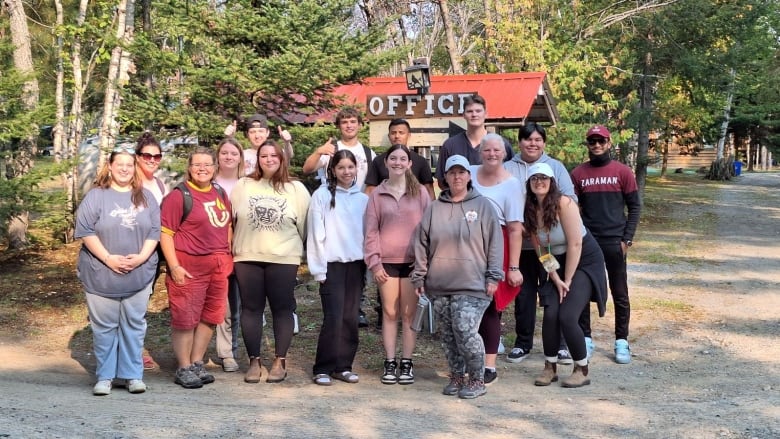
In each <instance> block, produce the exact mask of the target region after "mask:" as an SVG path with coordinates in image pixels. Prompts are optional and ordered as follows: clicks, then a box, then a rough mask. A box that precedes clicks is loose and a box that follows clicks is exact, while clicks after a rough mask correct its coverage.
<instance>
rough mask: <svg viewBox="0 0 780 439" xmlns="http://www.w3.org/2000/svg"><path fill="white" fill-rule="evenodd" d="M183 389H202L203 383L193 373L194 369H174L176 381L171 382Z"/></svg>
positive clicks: (192, 367) (191, 367)
mask: <svg viewBox="0 0 780 439" xmlns="http://www.w3.org/2000/svg"><path fill="white" fill-rule="evenodd" d="M173 382H175V383H176V384H178V385H180V386H182V387H184V388H185V389H198V388H200V387H203V381H201V380H200V377H198V374H197V373H195V367H194V365H193V366H190V367H180V368H178V369H176V379H175V380H174V381H173Z"/></svg>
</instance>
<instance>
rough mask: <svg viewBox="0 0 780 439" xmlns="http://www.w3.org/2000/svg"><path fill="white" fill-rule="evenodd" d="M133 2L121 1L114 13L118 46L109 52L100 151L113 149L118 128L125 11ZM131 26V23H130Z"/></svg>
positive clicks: (125, 38)
mask: <svg viewBox="0 0 780 439" xmlns="http://www.w3.org/2000/svg"><path fill="white" fill-rule="evenodd" d="M132 2H133V0H121V1H120V2H119V6H118V8H117V11H116V39H117V41H119V44H118V45H117V46H116V47H114V49H113V50H112V51H111V60H110V61H109V64H108V76H107V78H106V88H105V97H104V99H103V120H102V122H101V125H100V150H101V151H102V152H106V151H109V150H111V149H112V148H113V147H114V143H115V142H116V136H117V133H118V132H119V128H118V127H117V124H116V113H117V111H118V110H119V89H120V88H121V82H120V77H121V76H122V75H121V69H120V65H122V64H124V63H123V61H122V59H123V49H122V46H123V45H125V44H127V43H129V40H128V39H127V33H126V31H127V29H126V22H127V17H128V14H127V10H128V4H132ZM130 23H131V24H132V21H130ZM131 35H132V34H131ZM104 161H105V157H104V154H100V161H99V163H98V166H103V162H104Z"/></svg>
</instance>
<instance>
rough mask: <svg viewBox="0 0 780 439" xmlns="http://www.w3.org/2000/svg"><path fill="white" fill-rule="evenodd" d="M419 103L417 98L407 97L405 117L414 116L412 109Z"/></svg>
mask: <svg viewBox="0 0 780 439" xmlns="http://www.w3.org/2000/svg"><path fill="white" fill-rule="evenodd" d="M418 102H420V99H418V97H417V96H413V95H407V96H406V113H405V114H406V115H407V116H414V107H416V106H417V103H418Z"/></svg>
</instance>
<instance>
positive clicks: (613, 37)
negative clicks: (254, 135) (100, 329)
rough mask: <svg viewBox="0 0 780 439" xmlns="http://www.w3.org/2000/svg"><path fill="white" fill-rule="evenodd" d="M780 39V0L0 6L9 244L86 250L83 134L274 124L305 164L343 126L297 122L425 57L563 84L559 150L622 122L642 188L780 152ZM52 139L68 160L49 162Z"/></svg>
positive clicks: (167, 0)
mask: <svg viewBox="0 0 780 439" xmlns="http://www.w3.org/2000/svg"><path fill="white" fill-rule="evenodd" d="M778 30H780V1H777V0H765V1H761V0H644V1H642V0H640V1H636V0H635V1H622V0H609V1H602V0H590V1H587V2H585V1H577V0H570V1H560V0H538V1H523V0H481V1H480V0H438V1H410V0H403V1H390V0H357V1H355V0H335V1H315V0H301V1H296V2H289V1H285V0H269V1H261V0H229V1H222V0H209V1H203V0H164V1H158V2H152V1H151V0H138V1H136V0H111V1H106V0H93V1H89V0H78V1H74V0H53V1H40V0H28V1H22V0H2V9H1V13H0V150H1V151H2V154H3V157H4V159H5V173H4V174H5V175H4V177H3V178H0V234H2V236H3V237H5V238H6V241H5V242H4V245H7V247H8V248H11V249H15V248H23V247H25V246H27V245H29V244H30V237H29V236H28V232H27V228H28V225H29V222H30V219H31V215H32V218H35V219H36V221H40V222H43V223H45V225H46V226H48V229H50V230H53V233H54V235H55V236H56V237H57V239H58V240H61V241H65V242H67V241H69V240H70V239H71V236H72V223H73V222H72V217H73V212H74V211H75V207H76V206H77V205H78V201H79V197H80V195H81V194H80V193H79V191H78V190H77V189H76V188H77V183H78V180H79V175H78V173H79V168H78V166H76V165H77V162H78V159H79V153H78V152H79V145H81V144H82V143H84V142H85V139H93V141H94V143H95V145H96V147H99V148H100V150H101V151H104V152H105V151H109V150H110V149H111V148H112V147H113V145H114V143H115V142H117V141H120V142H121V141H123V139H133V138H135V137H137V136H138V134H140V133H141V132H142V131H144V130H149V131H152V132H153V133H154V134H155V135H156V136H158V137H159V138H160V139H168V138H175V137H180V136H194V137H197V139H198V142H199V143H201V144H204V145H215V144H216V142H217V141H218V140H219V139H220V138H221V137H222V135H223V130H224V127H225V126H226V125H227V124H228V123H229V122H231V121H233V120H236V119H238V120H241V119H243V118H245V117H247V116H248V115H251V114H252V113H254V112H261V113H265V114H267V115H269V117H270V119H271V120H272V123H273V124H276V125H282V126H284V127H285V128H287V129H289V130H290V131H291V132H292V134H293V136H294V139H295V148H296V157H295V159H294V161H293V166H294V167H298V166H300V164H301V163H302V161H303V160H304V159H305V157H306V156H307V155H308V153H309V152H310V151H311V150H312V149H313V148H315V147H317V146H319V145H320V144H322V143H323V142H324V141H325V140H326V139H327V137H328V136H329V135H332V134H334V129H333V127H330V126H327V125H315V126H301V125H295V126H293V125H292V124H291V123H290V122H291V121H292V120H295V119H296V117H297V116H299V115H301V114H307V115H308V114H313V113H319V112H323V111H327V110H331V109H332V108H333V107H334V105H336V103H337V102H338V99H337V98H338V97H337V96H334V95H333V93H332V91H333V90H334V88H335V87H337V86H338V85H340V84H344V83H350V82H355V81H360V80H361V79H363V78H366V77H369V76H382V75H384V76H400V75H402V74H403V73H402V71H403V69H404V68H405V67H406V66H408V65H410V64H411V62H412V60H413V59H414V58H417V57H421V56H424V57H427V58H428V59H429V60H430V65H431V68H432V73H433V74H439V75H446V74H469V73H497V72H518V71H544V72H547V74H548V80H549V83H550V86H551V89H552V92H553V96H554V97H555V98H556V100H557V106H558V111H559V113H560V120H561V122H559V123H558V124H557V125H556V126H555V127H553V128H551V129H550V130H549V133H548V134H549V137H548V142H547V144H548V147H547V152H548V153H550V154H551V155H552V156H554V157H556V158H558V159H560V160H562V161H563V162H564V163H566V164H567V165H569V166H572V165H575V164H577V163H579V162H581V161H582V160H583V159H584V158H585V149H584V148H582V134H583V132H584V130H585V129H586V127H587V126H589V125H592V124H594V123H599V124H605V125H607V126H609V128H610V130H612V132H613V137H614V138H613V140H614V142H615V143H616V144H617V145H618V146H619V150H620V154H621V157H622V158H623V159H624V160H625V158H626V157H629V156H630V157H633V160H632V163H631V165H632V166H633V167H634V169H635V172H636V175H637V180H638V182H639V184H640V187H641V188H644V183H645V179H646V176H647V167H648V166H650V165H653V164H655V163H656V162H657V161H658V160H659V156H661V155H663V153H664V150H663V147H662V146H663V145H665V144H668V142H670V141H675V142H677V143H691V144H696V145H705V144H715V143H717V148H718V151H719V152H722V151H723V145H724V142H726V139H730V140H731V141H732V142H734V143H749V144H750V145H751V148H750V151H757V150H759V149H760V148H765V149H767V150H769V151H773V152H776V151H778V150H779V149H780V39H779V34H778ZM44 127H49V128H47V129H44V130H43V131H42V128H44ZM272 128H273V127H272ZM274 131H275V130H274ZM510 137H514V136H510ZM651 139H652V141H651ZM652 145H655V148H651V146H652ZM46 147H50V148H48V149H46V150H47V151H50V152H51V153H52V155H53V160H54V161H56V162H57V164H58V165H57V166H46V167H36V166H35V161H36V160H37V159H38V150H39V149H41V148H46ZM175 152H177V153H178V152H179V151H178V150H176V151H175ZM182 153H184V151H182ZM171 156H172V157H171V160H167V161H166V163H165V165H166V166H167V167H169V168H171V169H173V170H176V169H177V167H178V169H181V162H180V161H181V157H179V159H178V161H177V159H176V157H175V156H176V154H171ZM743 159H744V158H743ZM746 159H748V160H747V161H748V163H749V164H752V163H753V162H754V161H755V160H750V158H749V157H748V158H746ZM52 178H54V179H56V180H57V181H59V182H60V184H58V186H59V190H53V191H52V190H47V191H42V190H37V189H38V188H39V187H40V186H41V183H42V182H43V181H44V180H51V179H52ZM47 186H49V185H47ZM52 205H57V206H61V207H62V208H61V209H51V206H52ZM42 206H48V207H47V208H46V209H45V210H44V209H43V208H42Z"/></svg>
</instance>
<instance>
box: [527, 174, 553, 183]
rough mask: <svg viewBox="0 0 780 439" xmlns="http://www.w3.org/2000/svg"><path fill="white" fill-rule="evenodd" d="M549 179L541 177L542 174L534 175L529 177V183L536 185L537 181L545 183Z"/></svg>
mask: <svg viewBox="0 0 780 439" xmlns="http://www.w3.org/2000/svg"><path fill="white" fill-rule="evenodd" d="M549 179H550V177H548V176H546V175H543V174H536V175H532V176H531V181H532V182H534V183H536V182H538V181H547V180H549Z"/></svg>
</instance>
